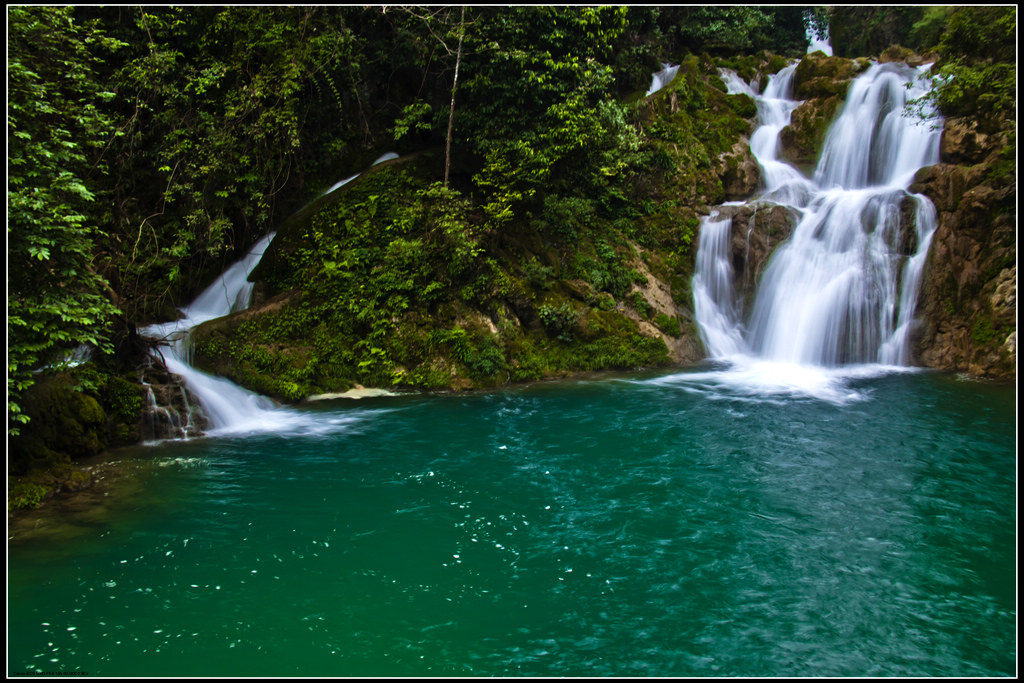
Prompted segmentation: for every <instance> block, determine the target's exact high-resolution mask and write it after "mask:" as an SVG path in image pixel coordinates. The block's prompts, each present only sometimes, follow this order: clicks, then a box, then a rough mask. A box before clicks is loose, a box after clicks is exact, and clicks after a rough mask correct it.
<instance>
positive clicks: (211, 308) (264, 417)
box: [139, 152, 398, 439]
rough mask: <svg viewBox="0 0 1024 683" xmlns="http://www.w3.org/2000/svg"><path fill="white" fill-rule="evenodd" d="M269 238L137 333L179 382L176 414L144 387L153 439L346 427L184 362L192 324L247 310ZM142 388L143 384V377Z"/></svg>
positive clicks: (347, 420)
mask: <svg viewBox="0 0 1024 683" xmlns="http://www.w3.org/2000/svg"><path fill="white" fill-rule="evenodd" d="M396 158H398V155H397V154H395V153H394V152H389V153H387V154H384V155H382V156H380V157H378V158H377V159H376V160H375V161H374V162H373V163H372V164H371V165H370V167H373V166H376V165H377V164H381V163H383V162H385V161H390V160H391V159H396ZM360 175H362V174H361V173H357V174H356V175H353V176H351V177H349V178H345V179H344V180H342V181H339V182H337V183H335V184H334V185H333V186H332V187H331V188H329V189H328V190H327V191H326V192H323V193H322V194H321V195H319V196H318V197H317V198H316V199H314V200H313V202H310V203H309V204H307V205H306V206H305V207H303V208H302V209H300V210H299V211H297V212H296V215H298V214H300V213H302V212H304V211H306V210H307V209H308V208H309V207H310V206H312V205H313V204H314V203H317V202H318V201H320V200H322V199H323V198H324V197H325V196H326V195H328V194H330V193H332V192H334V191H335V190H337V189H338V188H340V187H341V186H343V185H345V184H347V183H349V182H351V181H352V180H355V179H356V178H358V177H359V176H360ZM275 234H276V233H273V232H272V233H270V234H268V235H266V236H264V237H263V238H262V239H260V240H259V241H258V242H256V244H254V245H253V246H252V248H251V249H250V250H249V252H248V253H247V254H246V255H245V256H244V257H243V258H242V259H241V260H239V261H237V262H236V263H234V264H233V265H231V267H229V268H228V269H227V270H225V271H224V273H223V274H222V275H221V276H220V277H218V278H217V279H216V280H215V281H214V282H213V284H211V285H210V286H209V287H207V288H206V289H205V290H203V292H202V293H201V294H199V296H197V297H196V298H195V300H194V301H193V302H192V303H191V304H189V305H188V306H186V307H185V308H182V309H180V310H181V313H182V317H181V318H179V319H178V320H175V321H172V322H167V323H157V324H154V325H149V326H148V327H145V328H143V329H141V330H139V334H140V335H141V336H143V337H145V338H146V339H149V340H150V341H152V342H154V343H155V344H156V346H157V349H158V355H159V357H160V361H162V365H163V366H164V367H166V369H167V370H168V371H169V372H170V373H172V374H173V375H176V376H178V377H179V378H180V379H181V381H182V383H183V384H184V387H183V389H182V394H181V396H182V397H181V404H182V406H183V408H182V409H181V410H178V409H170V408H168V407H167V405H166V403H160V402H159V401H158V399H157V398H156V396H155V394H154V393H153V389H152V387H148V396H149V397H150V398H151V399H152V402H151V404H150V411H149V412H150V415H151V416H153V420H152V422H153V423H154V424H155V426H156V427H155V431H154V434H155V435H154V436H153V438H154V439H159V438H168V437H170V438H187V437H189V436H195V435H197V434H200V433H202V430H203V429H204V428H207V427H208V431H209V432H210V433H215V434H223V433H232V432H251V431H274V432H278V431H285V430H295V429H299V430H302V431H305V432H307V433H308V432H329V431H332V430H334V429H337V428H339V427H343V426H345V425H348V424H350V423H351V421H352V418H348V417H345V418H326V419H322V420H320V421H318V422H317V421H311V420H310V419H309V418H307V417H306V416H303V415H300V414H298V413H296V412H294V411H289V410H287V409H284V408H281V407H279V406H277V404H275V403H274V401H272V400H270V399H269V398H267V397H266V396H261V395H259V394H256V393H254V392H251V391H249V390H247V389H243V388H242V387H240V386H238V385H237V384H234V383H233V382H231V381H229V380H227V379H225V378H223V377H215V376H213V375H210V374H207V373H205V372H202V371H200V370H197V369H196V368H193V367H192V365H191V363H190V362H189V360H190V356H191V343H190V333H191V331H192V329H193V328H194V327H195V326H196V325H199V324H201V323H204V322H206V321H208V320H214V319H216V318H221V317H224V316H226V315H228V314H230V313H234V312H236V311H241V310H245V309H246V308H248V307H249V303H250V299H251V298H252V290H253V284H252V283H251V282H249V274H250V273H251V272H252V270H253V269H254V268H255V267H256V265H257V264H258V263H259V262H260V259H261V258H262V257H263V254H264V252H265V251H266V250H267V247H268V246H270V243H271V241H273V239H274V235H275ZM143 385H144V386H146V385H147V382H146V381H145V379H143ZM189 395H191V396H194V397H195V399H196V400H197V401H198V404H199V406H198V407H199V409H200V410H199V411H196V410H195V408H196V406H193V405H191V402H190V400H189ZM176 402H177V401H176ZM197 412H201V415H197V414H196V413H197Z"/></svg>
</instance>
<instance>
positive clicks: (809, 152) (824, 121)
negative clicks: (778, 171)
mask: <svg viewBox="0 0 1024 683" xmlns="http://www.w3.org/2000/svg"><path fill="white" fill-rule="evenodd" d="M842 103H843V100H842V98H841V97H840V96H839V95H832V96H831V97H827V98H814V99H809V100H806V101H805V102H803V103H802V104H800V106H798V107H797V108H796V109H794V110H793V113H792V114H791V115H790V120H789V125H788V126H786V127H785V128H783V129H782V131H781V132H780V133H779V145H780V148H781V152H782V157H783V158H784V159H786V160H787V161H789V162H790V163H792V164H794V165H796V166H813V165H814V164H816V163H817V161H818V155H819V154H820V153H821V148H822V146H823V145H824V144H825V135H826V134H827V133H828V128H829V126H831V125H832V121H833V120H834V119H835V117H836V113H837V112H838V111H839V109H840V107H841V106H842Z"/></svg>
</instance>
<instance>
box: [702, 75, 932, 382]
mask: <svg viewBox="0 0 1024 683" xmlns="http://www.w3.org/2000/svg"><path fill="white" fill-rule="evenodd" d="M929 66H930V65H929ZM929 66H925V67H921V68H920V69H914V68H911V67H909V66H907V65H904V64H875V65H873V66H871V67H870V68H869V69H868V70H867V71H866V72H865V73H863V74H862V75H860V76H859V77H857V78H856V79H855V81H854V82H853V84H852V85H851V86H850V90H849V94H848V95H847V99H846V103H845V105H844V107H843V109H842V111H841V112H840V113H839V115H838V117H837V118H836V120H835V121H834V122H833V124H832V126H831V128H830V129H829V131H828V134H827V136H826V140H825V143H824V147H823V151H822V154H821V158H820V160H819V163H818V165H817V168H816V169H815V171H814V174H813V177H812V178H807V177H805V176H804V175H803V174H802V173H801V172H800V171H799V170H797V169H796V168H794V167H793V166H791V165H789V164H788V163H786V162H785V161H784V160H782V159H781V157H780V154H779V149H780V146H779V133H780V132H781V131H782V129H783V128H785V127H786V126H787V125H788V124H789V117H790V114H791V113H792V111H793V110H794V109H795V108H796V107H797V106H799V104H800V103H799V102H795V101H793V100H792V79H793V73H794V71H795V65H791V66H789V67H786V68H785V69H783V70H781V71H780V72H779V73H777V74H775V75H774V76H772V77H771V78H770V79H769V81H768V84H767V85H766V87H765V88H764V93H763V94H758V93H757V92H756V88H755V87H751V86H749V85H747V84H746V83H744V82H743V81H742V80H741V79H739V78H738V77H737V76H736V75H735V74H733V73H731V72H723V80H724V81H725V83H726V86H727V89H728V90H729V92H730V93H737V92H742V93H746V94H748V95H750V96H751V97H753V98H754V99H755V101H756V103H757V111H758V127H757V129H756V130H755V132H754V133H753V135H752V136H751V141H750V146H751V152H752V153H753V155H754V156H755V158H756V159H757V161H758V163H759V164H760V166H761V169H762V178H763V190H762V192H761V193H760V194H759V196H758V197H756V198H755V200H753V201H756V202H759V203H764V202H772V203H775V204H781V205H783V206H786V207H788V208H789V209H791V210H792V211H794V212H795V213H796V214H797V216H798V217H799V218H798V221H797V224H796V227H795V228H794V230H793V233H792V235H791V236H790V238H789V239H788V240H787V241H786V242H784V243H783V244H782V245H780V246H779V247H778V248H776V249H775V251H774V252H773V253H772V255H771V258H770V259H769V261H768V264H767V266H766V267H765V270H764V272H763V273H762V275H761V277H760V281H759V283H758V286H757V290H756V294H755V296H754V301H753V306H752V307H751V309H750V314H749V317H748V319H747V320H743V319H741V315H740V308H741V307H740V305H739V303H738V301H737V294H736V292H735V291H734V289H735V288H734V285H733V281H734V279H735V278H734V275H733V266H732V263H733V247H732V239H731V230H732V229H733V227H732V225H731V223H732V221H731V219H730V218H728V217H726V216H724V215H723V214H725V213H727V212H726V211H725V207H724V206H723V207H722V208H720V209H718V210H716V211H714V212H712V214H711V215H710V216H708V217H706V218H705V219H704V220H703V222H702V224H701V229H700V230H701V232H700V240H699V245H698V255H697V264H696V273H695V275H694V278H693V291H694V307H695V314H696V318H697V322H698V325H699V328H700V334H701V339H702V341H703V342H704V345H705V348H706V351H707V354H708V356H709V357H710V358H712V359H717V360H722V361H728V362H730V363H732V364H733V365H734V366H743V367H745V368H749V367H750V366H751V364H752V363H758V364H762V365H763V364H764V363H776V364H780V365H783V366H785V367H787V368H789V370H788V371H787V372H793V368H801V369H803V371H806V370H807V369H809V368H818V369H827V370H829V371H830V372H831V371H833V370H835V369H841V368H851V367H854V366H864V365H865V364H877V365H881V366H905V365H907V364H909V363H910V362H911V358H910V348H909V347H910V331H911V329H912V327H913V323H914V311H915V306H916V299H917V292H918V289H919V283H920V276H921V272H922V270H923V267H924V262H925V259H926V258H927V251H928V247H929V245H930V241H931V235H932V233H933V232H934V230H935V226H936V218H935V210H934V207H933V206H932V205H931V202H930V201H929V200H928V199H927V198H926V197H924V196H922V195H914V194H910V193H909V192H908V191H907V187H908V186H909V185H910V183H911V182H912V180H913V177H914V174H915V172H916V171H917V170H918V169H920V168H922V167H924V166H927V165H931V164H934V163H937V162H938V145H939V135H940V130H941V125H937V124H939V123H940V122H939V120H938V117H937V115H936V114H934V113H929V115H928V118H927V119H926V120H922V119H921V118H916V117H914V116H913V115H910V114H908V113H907V112H906V105H907V102H908V101H910V100H911V99H913V98H917V97H920V96H921V95H923V94H925V92H926V91H927V88H928V87H929V82H928V80H927V78H926V71H927V70H928V68H929ZM737 229H738V226H737Z"/></svg>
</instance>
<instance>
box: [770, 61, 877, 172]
mask: <svg viewBox="0 0 1024 683" xmlns="http://www.w3.org/2000/svg"><path fill="white" fill-rule="evenodd" d="M868 66H869V62H868V61H867V60H852V59H843V58H841V57H828V56H826V55H825V54H824V53H822V52H815V53H813V54H809V55H807V56H806V57H804V58H803V59H802V60H801V61H800V64H799V65H798V66H797V68H796V73H794V74H793V97H795V98H796V99H798V100H803V103H802V104H801V105H800V106H799V107H797V108H796V109H795V110H794V111H793V114H792V116H791V117H790V123H789V125H788V126H786V127H785V128H783V129H782V131H781V133H780V134H779V142H780V145H781V152H782V156H783V158H785V159H786V160H787V161H789V162H790V163H792V164H795V165H797V166H812V165H814V164H815V163H816V162H817V160H818V155H819V153H820V152H821V147H822V145H823V144H824V142H825V134H826V133H828V128H829V126H830V125H831V124H832V121H833V120H834V119H835V117H836V113H837V112H838V111H839V109H840V108H841V107H842V104H843V100H844V98H845V97H846V91H847V90H848V89H849V87H850V83H851V82H852V81H853V79H854V78H855V77H856V76H857V75H858V74H860V73H861V72H862V71H864V69H866V68H867V67H868Z"/></svg>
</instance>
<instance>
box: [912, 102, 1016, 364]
mask: <svg viewBox="0 0 1024 683" xmlns="http://www.w3.org/2000/svg"><path fill="white" fill-rule="evenodd" d="M950 131H951V134H950V135H949V136H948V137H946V136H945V135H944V140H943V147H942V150H943V152H942V158H943V160H944V162H945V161H946V160H955V161H965V162H970V161H972V160H977V159H978V157H979V156H980V155H981V154H983V153H985V151H986V150H987V151H988V154H987V155H986V159H985V160H983V161H981V162H980V163H974V164H969V163H967V164H957V163H940V164H937V165H935V166H932V167H930V168H926V169H922V170H921V172H920V173H918V175H917V178H916V179H915V183H914V185H912V186H911V188H910V189H911V191H913V192H921V193H923V194H925V195H926V196H928V197H929V198H930V199H931V200H932V202H933V203H934V204H935V207H936V210H937V211H938V219H939V224H938V228H937V229H936V232H935V235H934V237H933V238H932V246H931V250H930V253H929V258H928V265H927V268H926V270H925V275H924V281H923V283H922V287H921V295H920V303H919V306H920V311H921V314H922V318H923V320H924V324H923V326H922V328H921V330H920V332H919V336H918V339H917V344H916V350H917V354H918V355H919V357H920V361H921V362H922V363H923V364H924V365H926V366H928V367H933V368H940V369H945V370H958V371H966V372H968V373H970V374H972V375H977V376H984V377H1005V378H1009V377H1015V376H1016V364H1017V328H1016V315H1017V301H1016V300H1017V295H1016V293H1017V290H1016V282H1017V265H1016V263H1017V249H1016V227H1015V226H1016V219H1017V217H1016V187H1015V186H1014V184H1013V183H1012V182H1008V181H1009V180H1010V179H1009V178H1006V177H1005V176H1004V177H1000V176H999V174H998V172H997V170H996V169H997V168H998V167H997V166H996V165H995V164H996V163H997V157H998V151H999V148H1000V147H1001V145H1000V144H999V143H998V142H997V141H996V140H991V141H990V142H989V144H988V145H984V144H979V139H978V136H975V135H973V134H971V133H970V126H969V124H966V123H965V122H963V121H957V120H951V121H949V122H947V125H946V130H945V131H944V133H945V132H950ZM965 131H966V134H965Z"/></svg>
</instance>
